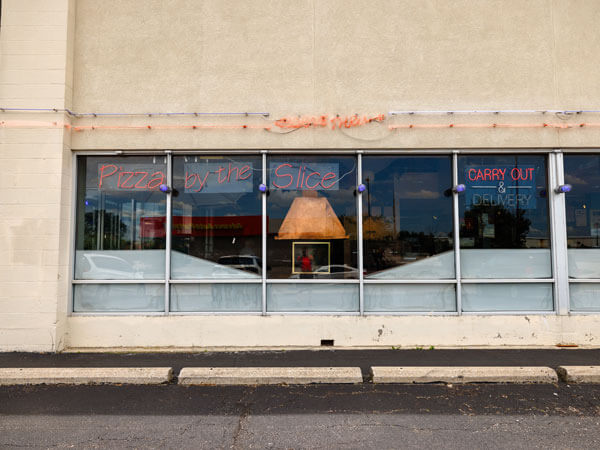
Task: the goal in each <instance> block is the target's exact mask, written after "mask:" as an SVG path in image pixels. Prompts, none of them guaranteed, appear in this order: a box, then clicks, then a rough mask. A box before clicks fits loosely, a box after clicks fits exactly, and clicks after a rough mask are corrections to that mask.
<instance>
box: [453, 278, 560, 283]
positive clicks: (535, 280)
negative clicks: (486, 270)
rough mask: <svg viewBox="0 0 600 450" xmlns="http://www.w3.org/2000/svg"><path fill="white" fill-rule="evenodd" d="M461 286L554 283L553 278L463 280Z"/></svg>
mask: <svg viewBox="0 0 600 450" xmlns="http://www.w3.org/2000/svg"><path fill="white" fill-rule="evenodd" d="M460 282H461V283H462V284H511V283H515V284H532V283H542V284H543V283H554V278H498V279H494V278H479V279H476V278H463V279H461V280H460Z"/></svg>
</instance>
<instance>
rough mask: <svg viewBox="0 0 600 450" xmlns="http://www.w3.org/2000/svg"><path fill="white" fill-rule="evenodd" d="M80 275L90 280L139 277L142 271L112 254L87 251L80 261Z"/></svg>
mask: <svg viewBox="0 0 600 450" xmlns="http://www.w3.org/2000/svg"><path fill="white" fill-rule="evenodd" d="M81 264H82V266H81V275H82V278H84V279H90V280H123V279H141V278H143V277H142V273H141V272H139V271H136V270H135V269H134V268H133V266H132V265H131V264H129V262H127V261H125V260H124V259H123V258H119V257H118V256H112V255H102V254H97V253H87V254H84V255H83V258H82V262H81Z"/></svg>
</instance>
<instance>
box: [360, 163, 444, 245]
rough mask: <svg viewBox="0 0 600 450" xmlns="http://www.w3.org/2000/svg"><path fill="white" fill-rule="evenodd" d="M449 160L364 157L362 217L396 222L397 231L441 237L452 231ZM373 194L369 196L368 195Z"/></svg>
mask: <svg viewBox="0 0 600 450" xmlns="http://www.w3.org/2000/svg"><path fill="white" fill-rule="evenodd" d="M451 174H452V169H451V161H450V158H449V157H412V156H406V157H382V156H364V157H363V182H365V183H366V182H367V180H368V185H369V186H368V191H367V192H365V193H364V194H363V197H362V198H363V215H364V216H368V214H369V203H370V212H371V217H379V216H384V217H385V219H386V220H388V221H392V222H393V220H394V211H393V206H394V203H395V206H396V211H397V212H396V221H397V223H396V225H397V227H398V228H397V231H408V232H425V233H433V234H439V233H440V232H444V233H450V232H451V231H452V199H451V197H446V196H444V191H446V190H447V189H449V188H451V186H452V182H451ZM369 194H370V195H369Z"/></svg>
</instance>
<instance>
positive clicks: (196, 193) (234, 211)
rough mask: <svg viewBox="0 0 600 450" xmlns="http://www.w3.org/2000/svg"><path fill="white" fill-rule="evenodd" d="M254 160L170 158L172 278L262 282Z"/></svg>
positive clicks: (259, 175) (259, 170)
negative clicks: (171, 166) (171, 165)
mask: <svg viewBox="0 0 600 450" xmlns="http://www.w3.org/2000/svg"><path fill="white" fill-rule="evenodd" d="M261 178H262V162H261V160H260V158H259V157H256V156H239V157H232V158H223V157H211V156H175V157H173V188H174V196H173V201H172V205H173V206H172V210H173V214H172V225H171V227H172V248H173V250H172V252H171V278H172V279H175V280H179V279H203V278H205V279H213V278H215V279H216V278H260V276H261V271H262V260H261V257H262V255H261V249H262V207H261V205H262V203H261V198H260V194H259V192H258V184H259V183H260V180H261Z"/></svg>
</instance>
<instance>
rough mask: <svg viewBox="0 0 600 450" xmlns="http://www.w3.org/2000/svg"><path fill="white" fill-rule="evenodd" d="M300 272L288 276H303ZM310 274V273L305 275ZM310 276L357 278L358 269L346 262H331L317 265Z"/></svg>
mask: <svg viewBox="0 0 600 450" xmlns="http://www.w3.org/2000/svg"><path fill="white" fill-rule="evenodd" d="M300 275H301V274H298V273H296V274H294V275H292V276H291V277H290V278H303V277H301V276H300ZM306 276H310V275H306ZM312 278H326V279H338V280H339V279H345V278H350V279H358V269H357V268H356V267H352V266H348V265H346V264H332V265H329V266H321V267H318V268H317V269H316V270H315V271H314V273H313V274H312Z"/></svg>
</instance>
